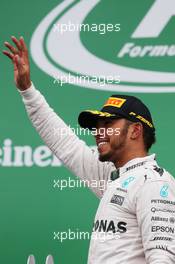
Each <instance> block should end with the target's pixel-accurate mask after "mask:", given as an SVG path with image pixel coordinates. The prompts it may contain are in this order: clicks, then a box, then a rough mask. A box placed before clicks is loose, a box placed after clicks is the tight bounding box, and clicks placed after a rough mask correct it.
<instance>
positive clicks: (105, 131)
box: [95, 118, 129, 162]
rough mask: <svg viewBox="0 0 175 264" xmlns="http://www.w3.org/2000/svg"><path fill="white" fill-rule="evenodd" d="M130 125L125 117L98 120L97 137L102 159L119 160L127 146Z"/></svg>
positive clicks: (100, 158)
mask: <svg viewBox="0 0 175 264" xmlns="http://www.w3.org/2000/svg"><path fill="white" fill-rule="evenodd" d="M128 127H129V126H128V122H127V120H126V119H124V118H120V119H109V120H98V122H97V126H96V129H97V131H96V132H97V135H96V136H95V138H96V144H97V147H98V152H99V160H100V161H112V162H116V161H117V159H118V157H119V156H120V155H121V154H122V152H123V151H124V150H125V148H126V144H127V134H128Z"/></svg>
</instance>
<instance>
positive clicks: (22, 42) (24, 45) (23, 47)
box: [19, 37, 27, 51]
mask: <svg viewBox="0 0 175 264" xmlns="http://www.w3.org/2000/svg"><path fill="white" fill-rule="evenodd" d="M19 41H20V44H21V48H22V50H23V51H27V46H26V44H25V41H24V38H23V37H20V39H19Z"/></svg>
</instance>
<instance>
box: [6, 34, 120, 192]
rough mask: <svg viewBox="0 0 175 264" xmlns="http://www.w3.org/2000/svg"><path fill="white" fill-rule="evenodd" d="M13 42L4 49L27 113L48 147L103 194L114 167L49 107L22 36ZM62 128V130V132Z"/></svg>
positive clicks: (13, 39) (88, 184)
mask: <svg viewBox="0 0 175 264" xmlns="http://www.w3.org/2000/svg"><path fill="white" fill-rule="evenodd" d="M12 41H13V42H14V44H15V46H13V45H11V44H10V43H8V42H5V43H4V44H5V46H6V47H7V48H8V49H9V50H10V51H6V50H5V51H3V53H4V54H5V55H6V56H7V57H9V58H10V59H11V61H12V63H13V65H14V80H15V84H16V87H17V88H18V89H19V91H20V93H21V95H22V97H23V102H24V104H25V107H26V110H27V113H28V115H29V117H30V119H31V121H32V123H33V125H34V127H35V128H36V130H37V131H38V133H39V134H40V136H41V138H42V139H43V140H44V142H45V143H46V145H47V146H48V147H49V148H50V149H51V151H52V152H53V153H54V154H55V155H56V156H57V158H59V159H60V160H61V161H62V162H63V164H64V165H65V166H66V167H68V168H69V169H70V170H71V171H72V172H73V173H74V174H75V175H77V176H78V177H80V178H81V179H82V180H85V181H87V186H88V187H90V188H91V189H92V190H93V192H95V193H96V195H97V196H98V197H102V195H103V192H104V189H105V185H106V181H107V180H108V178H109V176H110V174H111V171H113V170H114V169H115V167H114V166H113V165H112V163H107V162H100V161H99V160H98V155H95V154H94V153H93V151H92V150H91V149H90V148H89V147H88V146H87V145H86V144H85V142H84V141H82V140H80V139H79V138H78V137H77V136H76V135H75V134H74V133H73V131H72V130H71V129H70V127H68V126H67V125H66V124H65V123H64V121H63V120H62V119H61V118H60V117H59V116H58V115H57V114H56V113H55V112H54V111H53V109H52V108H50V107H49V105H48V104H47V102H46V100H45V98H44V97H43V96H42V95H41V93H40V92H39V91H38V90H36V89H35V87H34V85H33V84H32V82H31V80H30V65H29V57H28V50H27V47H26V44H25V42H24V39H23V38H22V37H21V38H20V39H19V40H18V39H17V38H15V37H12ZM62 131H64V133H62Z"/></svg>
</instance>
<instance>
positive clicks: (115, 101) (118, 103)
mask: <svg viewBox="0 0 175 264" xmlns="http://www.w3.org/2000/svg"><path fill="white" fill-rule="evenodd" d="M125 101H126V99H123V98H117V97H109V99H108V100H107V101H106V103H105V104H104V106H114V107H118V108H120V107H122V105H123V104H124V103H125Z"/></svg>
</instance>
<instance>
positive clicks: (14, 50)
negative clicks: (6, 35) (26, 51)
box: [4, 41, 18, 54]
mask: <svg viewBox="0 0 175 264" xmlns="http://www.w3.org/2000/svg"><path fill="white" fill-rule="evenodd" d="M4 45H5V46H6V47H7V48H8V49H9V50H10V51H11V52H12V53H13V54H17V53H18V50H17V49H16V48H15V47H13V46H12V45H11V44H10V43H9V42H7V41H6V42H4Z"/></svg>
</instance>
